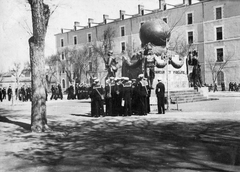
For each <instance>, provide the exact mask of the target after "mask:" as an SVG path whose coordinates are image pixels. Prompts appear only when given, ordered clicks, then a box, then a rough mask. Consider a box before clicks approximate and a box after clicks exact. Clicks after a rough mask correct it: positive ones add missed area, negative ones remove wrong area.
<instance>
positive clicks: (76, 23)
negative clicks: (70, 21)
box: [74, 21, 80, 31]
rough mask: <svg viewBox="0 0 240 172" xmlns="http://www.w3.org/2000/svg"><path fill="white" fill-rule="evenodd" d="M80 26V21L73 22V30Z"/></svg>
mask: <svg viewBox="0 0 240 172" xmlns="http://www.w3.org/2000/svg"><path fill="white" fill-rule="evenodd" d="M79 26H80V22H76V21H75V22H74V30H75V31H76V30H77V27H79Z"/></svg>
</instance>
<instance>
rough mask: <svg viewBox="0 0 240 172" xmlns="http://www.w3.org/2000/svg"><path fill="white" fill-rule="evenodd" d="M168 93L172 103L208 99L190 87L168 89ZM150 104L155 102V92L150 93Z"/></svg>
mask: <svg viewBox="0 0 240 172" xmlns="http://www.w3.org/2000/svg"><path fill="white" fill-rule="evenodd" d="M169 93H170V99H171V100H170V101H171V103H172V104H176V103H188V102H197V101H206V100H208V99H207V97H204V96H203V94H201V93H200V92H198V91H197V90H194V89H192V88H190V89H186V90H177V91H169ZM165 96H166V97H167V92H166V93H165ZM151 104H157V98H156V95H155V94H152V95H151Z"/></svg>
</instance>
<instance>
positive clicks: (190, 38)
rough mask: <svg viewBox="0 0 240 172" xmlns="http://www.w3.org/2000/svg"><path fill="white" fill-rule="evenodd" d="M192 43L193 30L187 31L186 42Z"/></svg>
mask: <svg viewBox="0 0 240 172" xmlns="http://www.w3.org/2000/svg"><path fill="white" fill-rule="evenodd" d="M192 43H193V31H190V32H188V44H192Z"/></svg>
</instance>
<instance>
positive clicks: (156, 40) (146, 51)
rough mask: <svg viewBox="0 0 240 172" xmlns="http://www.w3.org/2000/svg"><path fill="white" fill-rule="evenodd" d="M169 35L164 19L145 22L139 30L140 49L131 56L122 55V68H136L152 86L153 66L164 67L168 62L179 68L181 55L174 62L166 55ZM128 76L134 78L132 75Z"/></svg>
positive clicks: (182, 62) (181, 64) (130, 69)
mask: <svg viewBox="0 0 240 172" xmlns="http://www.w3.org/2000/svg"><path fill="white" fill-rule="evenodd" d="M170 36H171V31H170V28H169V26H168V25H167V24H166V23H165V22H164V21H162V20H154V21H148V22H145V23H144V24H143V25H142V26H141V28H140V31H139V37H140V40H141V48H142V49H141V50H140V51H139V52H137V53H136V54H134V55H133V56H132V57H131V58H128V57H126V56H123V66H125V69H124V70H125V71H126V70H128V71H133V70H137V69H138V71H140V73H143V74H144V77H145V78H147V79H148V83H149V85H150V87H152V83H153V79H154V78H155V71H154V67H157V68H164V67H165V66H166V65H167V64H170V65H172V66H173V67H174V68H177V69H179V68H181V67H182V66H183V64H184V58H183V57H180V58H179V61H177V62H175V61H174V60H173V59H172V58H171V57H170V56H168V55H167V54H168V53H167V51H168V50H167V44H168V41H169V39H170ZM133 59H134V60H133ZM139 68H140V69H139ZM123 73H124V72H123ZM125 73H126V72H125ZM131 73H134V72H129V74H130V75H131ZM125 75H128V74H125ZM128 77H130V78H134V76H128Z"/></svg>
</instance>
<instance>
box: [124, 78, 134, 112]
mask: <svg viewBox="0 0 240 172" xmlns="http://www.w3.org/2000/svg"><path fill="white" fill-rule="evenodd" d="M132 93H133V89H132V82H131V81H129V78H127V77H126V78H125V80H124V83H123V101H124V107H123V109H124V110H123V113H124V116H131V115H132Z"/></svg>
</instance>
